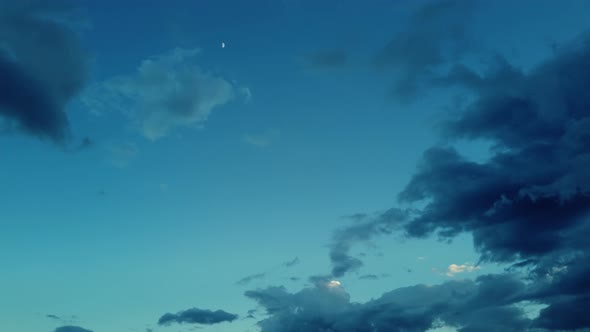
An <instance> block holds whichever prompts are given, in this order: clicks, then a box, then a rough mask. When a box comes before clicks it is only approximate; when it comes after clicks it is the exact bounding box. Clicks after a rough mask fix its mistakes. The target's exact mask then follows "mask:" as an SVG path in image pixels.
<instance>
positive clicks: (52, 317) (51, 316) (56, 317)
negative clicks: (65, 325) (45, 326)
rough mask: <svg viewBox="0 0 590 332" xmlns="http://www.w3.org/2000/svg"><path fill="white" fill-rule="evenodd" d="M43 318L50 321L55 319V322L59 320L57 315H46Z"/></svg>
mask: <svg viewBox="0 0 590 332" xmlns="http://www.w3.org/2000/svg"><path fill="white" fill-rule="evenodd" d="M45 317H47V318H51V319H56V320H61V318H60V317H59V316H57V315H52V314H47V315H45Z"/></svg>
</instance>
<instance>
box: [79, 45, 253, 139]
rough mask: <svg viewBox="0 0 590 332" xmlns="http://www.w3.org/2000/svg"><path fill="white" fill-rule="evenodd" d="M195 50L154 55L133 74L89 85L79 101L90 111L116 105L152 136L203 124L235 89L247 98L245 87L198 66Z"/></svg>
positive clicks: (232, 95)
mask: <svg viewBox="0 0 590 332" xmlns="http://www.w3.org/2000/svg"><path fill="white" fill-rule="evenodd" d="M199 52H200V51H199V50H198V49H180V48H177V49H175V50H173V51H171V52H169V53H167V54H163V55H157V56H152V57H150V58H148V59H146V60H144V61H142V62H141V64H140V66H139V68H138V70H137V72H136V73H135V74H133V75H126V76H119V77H114V78H112V79H110V80H107V81H105V82H102V83H98V84H95V85H93V86H92V87H91V88H90V89H89V91H88V92H87V93H86V94H85V95H84V97H83V101H84V103H85V104H86V105H87V106H88V108H89V109H90V111H91V112H96V113H102V112H106V111H111V110H117V111H120V112H123V113H125V114H127V115H129V116H130V117H132V118H133V119H134V120H135V121H136V123H137V126H138V127H139V130H140V131H141V133H142V134H143V135H144V136H145V137H146V138H148V139H151V140H156V139H159V138H162V137H164V136H166V135H168V134H169V133H170V132H171V131H172V130H174V129H175V128H179V127H200V126H203V125H204V123H205V122H206V121H207V119H208V118H209V116H210V114H211V112H212V111H213V110H214V109H215V108H218V107H220V106H222V105H225V104H227V103H228V102H230V101H231V100H232V99H234V98H235V97H236V95H238V94H244V98H246V99H247V98H249V90H248V89H243V88H237V87H236V86H235V85H234V84H232V83H230V82H229V81H227V80H225V79H224V78H221V77H218V76H215V75H213V74H211V73H208V72H206V71H204V70H203V69H201V67H200V66H199V65H198V64H197V62H196V59H197V56H198V54H199Z"/></svg>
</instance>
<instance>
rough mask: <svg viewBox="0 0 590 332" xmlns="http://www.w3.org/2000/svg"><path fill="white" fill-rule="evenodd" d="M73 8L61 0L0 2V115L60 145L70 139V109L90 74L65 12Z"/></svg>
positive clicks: (6, 122) (8, 122)
mask: <svg viewBox="0 0 590 332" xmlns="http://www.w3.org/2000/svg"><path fill="white" fill-rule="evenodd" d="M73 8H74V7H73V6H72V5H70V3H69V2H67V1H59V0H57V1H52V2H47V1H40V0H38V1H26V2H19V1H12V2H10V1H9V2H6V1H2V2H0V41H1V42H0V77H2V79H1V80H0V117H3V118H4V121H3V122H4V126H9V128H14V129H18V130H20V131H21V132H24V133H27V134H30V135H33V136H36V137H39V138H41V139H48V140H51V141H53V142H55V143H58V144H65V143H66V142H67V140H68V139H69V138H70V135H71V133H70V127H69V121H68V118H67V115H66V111H65V109H66V106H67V104H68V102H70V101H71V100H72V98H73V97H74V96H76V95H77V94H78V92H79V91H80V90H81V89H82V88H83V86H84V83H85V81H86V75H87V54H86V53H85V52H84V50H83V49H82V47H81V46H80V43H79V40H78V35H77V34H76V32H75V31H74V30H73V28H72V27H71V26H70V25H68V24H67V21H66V20H65V19H64V17H65V16H64V15H60V14H64V13H67V12H70V11H71V10H72V9H73ZM58 17H59V18H58ZM40 54H42V55H43V56H39V55H40Z"/></svg>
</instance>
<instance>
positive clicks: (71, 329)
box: [53, 325, 93, 332]
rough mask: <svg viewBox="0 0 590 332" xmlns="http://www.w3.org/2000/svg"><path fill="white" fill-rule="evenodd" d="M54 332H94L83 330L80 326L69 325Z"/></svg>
mask: <svg viewBox="0 0 590 332" xmlns="http://www.w3.org/2000/svg"><path fill="white" fill-rule="evenodd" d="M53 332H93V331H92V330H87V329H84V328H81V327H79V326H71V325H68V326H62V327H58V328H56V329H55V330H53Z"/></svg>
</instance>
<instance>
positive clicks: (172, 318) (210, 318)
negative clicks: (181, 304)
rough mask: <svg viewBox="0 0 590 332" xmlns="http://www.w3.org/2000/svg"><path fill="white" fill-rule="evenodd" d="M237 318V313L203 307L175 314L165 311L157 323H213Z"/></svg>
mask: <svg viewBox="0 0 590 332" xmlns="http://www.w3.org/2000/svg"><path fill="white" fill-rule="evenodd" d="M237 318H238V315H235V314H230V313H228V312H225V311H223V310H216V311H211V310H203V309H197V308H192V309H187V310H184V311H180V312H178V313H176V314H172V313H166V314H164V315H163V316H162V317H160V319H159V320H158V324H159V325H169V324H172V323H178V324H184V323H186V324H203V325H213V324H218V323H223V322H233V321H234V320H236V319H237Z"/></svg>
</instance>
